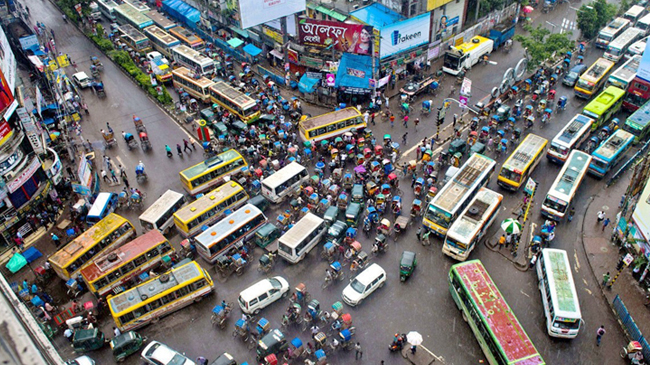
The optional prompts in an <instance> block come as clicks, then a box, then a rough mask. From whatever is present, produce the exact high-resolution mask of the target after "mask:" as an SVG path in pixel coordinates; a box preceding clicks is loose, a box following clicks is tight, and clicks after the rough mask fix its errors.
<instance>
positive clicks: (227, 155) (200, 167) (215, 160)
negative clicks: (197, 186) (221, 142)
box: [180, 149, 243, 180]
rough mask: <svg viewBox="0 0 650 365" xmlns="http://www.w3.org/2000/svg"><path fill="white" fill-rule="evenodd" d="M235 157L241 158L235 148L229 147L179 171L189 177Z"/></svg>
mask: <svg viewBox="0 0 650 365" xmlns="http://www.w3.org/2000/svg"><path fill="white" fill-rule="evenodd" d="M237 158H243V157H242V155H240V154H239V152H237V150H233V149H229V150H227V151H225V152H222V153H220V154H218V155H216V156H213V157H210V158H208V159H207V160H205V161H203V162H199V163H198V164H196V165H194V166H192V167H189V168H187V169H185V170H183V171H181V172H180V173H181V175H183V176H184V177H185V178H186V179H188V180H189V179H191V178H193V177H195V176H198V175H201V174H202V173H204V172H206V171H208V170H209V169H211V168H213V167H215V166H217V165H221V164H224V163H226V162H229V161H232V160H234V159H237Z"/></svg>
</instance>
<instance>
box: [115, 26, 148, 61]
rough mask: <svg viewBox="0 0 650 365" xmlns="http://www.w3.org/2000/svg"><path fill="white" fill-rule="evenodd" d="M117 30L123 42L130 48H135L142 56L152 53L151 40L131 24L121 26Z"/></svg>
mask: <svg viewBox="0 0 650 365" xmlns="http://www.w3.org/2000/svg"><path fill="white" fill-rule="evenodd" d="M117 29H118V30H119V32H120V34H121V38H122V41H123V42H124V43H126V45H127V46H129V47H130V48H133V50H134V51H136V52H138V53H140V54H141V55H144V54H146V53H147V52H149V51H151V42H150V41H149V38H147V37H146V36H145V35H144V34H142V33H141V32H140V31H138V30H137V29H135V28H134V27H133V26H131V24H125V25H121V26H119V27H118V28H117Z"/></svg>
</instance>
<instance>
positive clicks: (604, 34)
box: [596, 18, 630, 49]
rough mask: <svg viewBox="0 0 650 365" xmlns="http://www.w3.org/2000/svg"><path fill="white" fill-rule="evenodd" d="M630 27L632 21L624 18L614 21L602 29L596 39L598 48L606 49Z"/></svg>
mask: <svg viewBox="0 0 650 365" xmlns="http://www.w3.org/2000/svg"><path fill="white" fill-rule="evenodd" d="M629 26H630V21H629V20H627V19H624V18H616V19H614V20H612V21H611V22H610V23H609V24H607V26H605V28H603V29H601V30H600V32H599V33H598V37H597V38H596V47H597V48H602V49H605V48H607V46H608V45H609V43H610V42H611V41H613V40H614V39H616V37H618V36H619V35H620V34H621V33H623V32H624V31H625V29H627V27H629Z"/></svg>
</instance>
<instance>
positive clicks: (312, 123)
mask: <svg viewBox="0 0 650 365" xmlns="http://www.w3.org/2000/svg"><path fill="white" fill-rule="evenodd" d="M360 116H361V112H360V111H359V110H358V109H357V108H355V107H349V108H345V109H341V110H335V111H333V112H329V113H325V114H321V115H317V116H315V117H312V118H309V119H305V120H303V121H301V122H300V125H301V126H302V128H304V129H305V130H310V129H313V128H317V127H322V126H324V125H328V124H330V123H332V122H337V121H341V120H347V119H350V118H354V117H360Z"/></svg>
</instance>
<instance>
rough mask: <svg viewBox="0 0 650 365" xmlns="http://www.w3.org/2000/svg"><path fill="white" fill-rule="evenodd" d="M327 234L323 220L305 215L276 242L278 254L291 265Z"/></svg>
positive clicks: (302, 257) (313, 215) (311, 215)
mask: <svg viewBox="0 0 650 365" xmlns="http://www.w3.org/2000/svg"><path fill="white" fill-rule="evenodd" d="M325 232H327V224H326V223H325V221H324V220H323V218H321V217H319V216H317V215H315V214H312V213H307V214H305V216H304V217H302V218H300V220H299V221H298V222H296V224H294V225H293V227H291V228H290V229H289V230H288V231H287V232H286V233H285V234H283V235H282V236H280V239H279V240H278V254H279V255H280V257H282V258H283V259H285V260H287V261H289V262H290V263H292V264H296V263H298V262H300V261H301V260H302V259H304V258H305V256H307V254H308V253H309V251H311V249H312V248H314V246H316V245H318V243H319V242H320V240H321V238H322V237H323V235H324V234H325Z"/></svg>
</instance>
